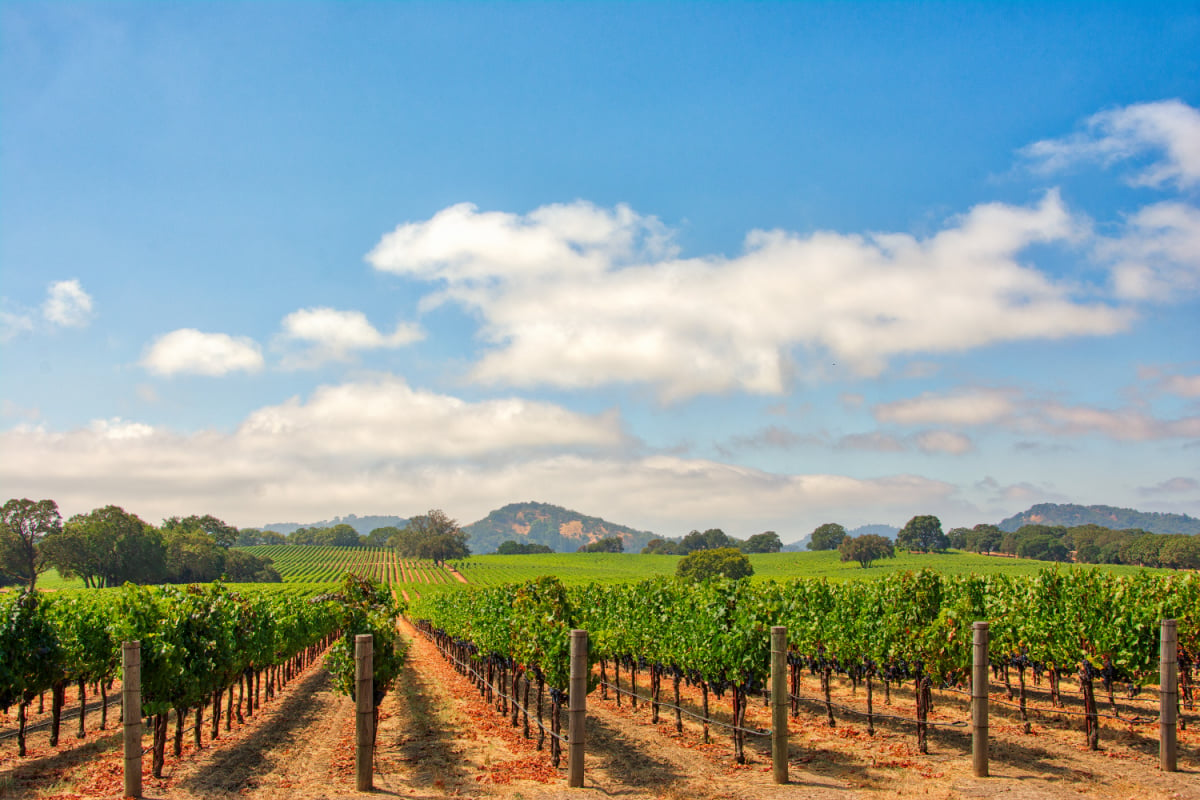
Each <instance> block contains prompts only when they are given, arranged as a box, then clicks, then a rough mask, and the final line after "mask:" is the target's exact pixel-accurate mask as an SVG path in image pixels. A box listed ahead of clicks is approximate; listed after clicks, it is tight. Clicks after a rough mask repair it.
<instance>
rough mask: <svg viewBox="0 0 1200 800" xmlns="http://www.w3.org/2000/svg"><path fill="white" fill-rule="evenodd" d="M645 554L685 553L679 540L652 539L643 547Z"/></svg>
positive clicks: (671, 554) (674, 554) (676, 554)
mask: <svg viewBox="0 0 1200 800" xmlns="http://www.w3.org/2000/svg"><path fill="white" fill-rule="evenodd" d="M642 553H643V554H650V555H660V556H679V555H683V553H682V551H680V549H679V544H678V542H673V541H671V540H670V539H651V540H650V541H648V542H646V546H645V547H643V548H642Z"/></svg>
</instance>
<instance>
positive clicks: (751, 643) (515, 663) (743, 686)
mask: <svg viewBox="0 0 1200 800" xmlns="http://www.w3.org/2000/svg"><path fill="white" fill-rule="evenodd" d="M411 613H412V615H413V616H414V617H415V618H417V619H418V620H420V621H421V623H420V626H421V627H422V629H423V630H424V631H425V632H426V633H427V635H429V636H430V637H431V638H433V639H434V640H435V641H436V642H437V643H438V646H439V647H440V648H441V649H442V650H443V651H444V652H445V653H446V654H447V657H448V658H451V659H452V660H453V661H454V662H455V664H456V665H457V666H459V668H460V669H462V670H463V671H464V672H465V671H468V670H469V671H470V672H471V673H472V674H474V675H475V676H476V677H477V679H478V680H479V681H480V685H481V688H483V689H484V691H486V692H492V691H495V692H500V693H503V692H505V691H508V692H510V697H511V698H515V697H516V696H517V694H518V692H522V691H523V692H524V697H525V703H524V706H525V707H526V708H527V707H528V695H529V690H530V685H531V684H532V685H533V686H534V687H535V696H536V698H537V701H538V709H539V711H538V725H539V727H541V726H542V723H541V713H540V709H541V697H542V692H543V689H548V690H549V693H550V698H551V712H550V715H551V717H550V718H551V721H552V722H551V725H552V733H557V714H558V709H559V707H560V706H561V705H562V703H563V702H564V700H565V697H566V690H567V683H566V680H567V670H568V663H567V662H568V653H567V635H566V634H567V632H568V631H569V630H571V629H572V628H581V629H584V630H586V631H588V634H589V637H590V642H591V649H590V653H589V657H590V658H591V659H592V662H593V663H597V665H598V667H599V669H598V674H597V675H595V676H594V681H596V682H598V683H599V685H600V686H601V687H602V688H603V689H604V690H605V691H607V690H609V689H611V690H612V691H614V692H616V693H617V697H618V698H620V696H621V693H622V692H624V691H629V692H632V693H634V696H633V697H632V701H633V702H634V704H635V705H636V701H637V695H636V692H637V688H636V682H637V679H638V675H639V673H645V675H646V677H647V678H648V680H649V687H648V691H649V692H650V698H649V702H650V703H652V704H653V708H654V717H655V720H656V721H657V717H658V709H659V706H660V703H661V702H663V701H662V699H661V691H662V684H663V680H664V678H665V679H667V681H669V682H670V684H671V688H672V698H673V702H671V703H670V705H671V706H672V707H674V708H675V709H676V725H677V727H678V726H679V725H680V723H681V720H680V716H679V715H680V714H681V713H682V707H681V706H680V687H681V684H686V685H688V686H689V687H692V688H695V689H698V690H699V693H700V696H701V709H700V714H701V716H702V718H703V719H704V720H705V721H706V727H705V738H706V739H707V735H708V728H707V724H708V723H709V722H711V721H713V718H712V717H711V716H710V708H709V704H710V698H711V697H716V698H722V697H725V696H726V695H728V697H729V699H730V703H731V708H730V713H729V715H728V717H727V722H725V723H722V724H724V725H726V726H727V727H728V728H729V729H730V730H731V731H732V739H733V748H734V757H735V759H736V760H737V761H738V762H739V763H741V762H743V761H744V760H745V755H744V748H745V741H746V734H747V733H751V734H753V733H754V731H749V730H747V728H746V727H745V725H746V722H745V721H746V712H747V709H748V706H749V704H750V702H751V698H752V697H754V696H756V695H760V694H762V693H763V692H764V691H765V688H766V680H767V677H768V674H769V666H770V642H769V636H768V632H769V631H770V629H771V627H772V626H776V625H782V626H786V628H787V630H788V633H789V650H788V655H787V662H788V664H789V666H790V685H791V690H790V694H791V697H790V698H789V699H790V705H791V708H792V712H793V714H795V713H797V712H798V710H799V706H800V702H801V698H800V697H799V691H800V690H799V686H800V681H801V675H802V673H803V672H804V671H808V672H809V673H810V674H812V675H814V676H818V677H819V679H820V682H821V690H822V692H823V702H824V706H825V710H826V712H827V714H828V719H829V721H830V723H831V724H832V723H833V722H834V715H833V703H832V700H831V697H830V692H831V688H830V687H831V678H832V677H833V676H834V675H841V676H845V677H846V678H847V679H849V681H850V682H851V683H852V684H853V686H854V688H855V689H856V690H857V688H858V687H859V685H860V684H862V685H864V686H865V692H866V712H865V716H866V718H867V723H868V726H869V727H873V724H874V721H873V720H872V712H871V708H872V701H873V694H874V691H875V687H876V684H877V683H878V684H882V688H883V691H884V693H885V696H886V697H888V698H889V699H890V695H891V692H892V690H893V689H894V688H898V687H901V686H905V685H906V684H911V685H912V687H913V693H914V697H915V698H916V706H917V709H916V718H917V721H918V723H921V722H922V721H924V720H927V714H928V710H929V707H930V705H931V693H932V690H933V688H934V687H938V688H940V689H946V690H958V691H960V692H961V691H962V688H961V687H963V686H965V685H967V684H968V683H969V674H970V668H971V658H972V646H971V641H972V630H971V626H972V622H973V621H975V620H986V621H989V622H990V624H991V627H992V637H991V639H990V647H989V651H988V657H989V661H990V664H991V665H992V668H993V669H994V670H995V671H996V673H997V675H1002V676H1003V679H1004V682H1005V685H1006V686H1011V684H1010V683H1009V681H1010V674H1011V673H1012V672H1015V673H1016V677H1017V680H1018V682H1019V686H1020V688H1019V694H1020V703H1019V708H1020V713H1021V716H1022V718H1023V719H1024V720H1025V721H1026V722H1027V721H1028V707H1027V685H1026V680H1027V675H1028V677H1029V678H1032V679H1033V680H1035V681H1036V682H1038V683H1039V684H1040V683H1041V681H1042V679H1043V677H1044V678H1045V679H1046V680H1047V681H1048V683H1049V687H1050V702H1051V703H1052V704H1053V705H1054V706H1055V707H1060V706H1061V705H1062V698H1063V693H1064V690H1063V688H1062V687H1063V682H1064V681H1065V680H1067V679H1071V678H1073V679H1076V680H1077V681H1078V685H1079V689H1080V692H1081V693H1082V695H1083V696H1084V698H1085V699H1086V698H1093V699H1091V700H1089V701H1088V702H1087V703H1086V708H1085V710H1084V711H1083V715H1084V716H1085V717H1086V718H1087V736H1088V743H1089V746H1091V747H1093V748H1095V747H1096V746H1097V744H1098V743H1097V739H1096V737H1097V735H1098V713H1099V712H1098V711H1097V708H1096V705H1095V702H1094V688H1095V683H1096V682H1097V681H1098V682H1099V683H1100V685H1101V687H1102V688H1103V691H1104V692H1106V693H1107V695H1108V697H1109V701H1110V704H1111V706H1112V708H1113V709H1114V711H1115V712H1116V709H1117V702H1116V695H1117V694H1118V693H1123V694H1126V695H1128V697H1129V698H1134V697H1136V696H1137V695H1138V693H1139V692H1140V691H1142V690H1144V689H1145V687H1146V686H1147V685H1148V684H1150V683H1152V682H1154V680H1155V679H1156V678H1157V676H1158V668H1159V650H1158V638H1157V637H1158V632H1159V622H1160V620H1162V619H1164V618H1173V619H1176V620H1177V621H1178V626H1179V631H1180V632H1181V633H1180V635H1179V669H1180V674H1181V676H1182V681H1181V695H1182V697H1183V703H1184V706H1185V708H1186V709H1187V710H1189V711H1190V710H1192V709H1193V708H1194V685H1193V678H1192V673H1193V669H1194V667H1195V666H1196V663H1195V662H1196V658H1197V654H1198V653H1200V579H1198V578H1197V576H1196V575H1194V574H1182V575H1174V576H1155V575H1150V574H1148V573H1141V574H1138V575H1134V576H1128V577H1127V576H1117V575H1113V574H1108V573H1102V572H1097V571H1089V570H1069V571H1061V572H1060V571H1057V570H1044V571H1043V572H1041V573H1039V574H1038V575H1037V576H1034V577H1032V578H1012V577H1007V576H1000V575H993V576H965V577H963V576H957V577H956V576H943V575H941V574H939V573H936V572H932V571H923V572H919V573H900V574H897V575H893V576H889V577H887V578H884V579H882V580H879V581H869V582H867V581H864V582H851V583H832V582H829V581H825V580H820V579H817V580H811V579H810V580H794V581H790V582H786V583H775V582H768V583H762V584H757V585H755V584H750V583H747V582H745V581H724V582H722V581H717V582H706V583H704V584H688V583H683V582H679V581H675V580H672V579H665V578H659V579H652V580H648V581H644V582H642V583H637V584H616V585H597V584H592V585H588V586H584V587H574V588H567V587H564V585H563V584H562V583H561V582H559V581H557V580H556V579H553V578H542V579H538V580H536V581H533V582H529V583H526V584H523V585H505V586H499V587H490V588H481V589H474V590H469V591H464V592H458V593H455V594H443V595H437V596H434V597H430V598H429V599H427V600H425V601H422V602H420V603H418V604H416V606H415V607H414V608H413V609H412V610H411ZM622 670H624V672H625V675H626V686H625V687H622V684H621V673H622ZM494 687H498V688H494ZM505 687H508V688H507V690H506V689H505ZM1009 696H1010V697H1011V696H1012V690H1011V688H1010V689H1009ZM618 702H619V699H618ZM514 703H515V699H514ZM512 713H513V715H514V720H515V717H516V711H515V710H514V711H513V712H512ZM526 713H528V712H527V711H526ZM689 713H690V712H689ZM1116 713H1117V715H1118V716H1119V712H1116ZM927 724H928V723H927V722H925V723H924V724H923V725H922V724H919V725H918V728H917V733H918V740H919V743H920V745H921V748H922V750H924V749H926V744H925V741H924V734H925V732H926V731H927V727H926V725H927ZM553 749H554V748H553V747H552V750H553Z"/></svg>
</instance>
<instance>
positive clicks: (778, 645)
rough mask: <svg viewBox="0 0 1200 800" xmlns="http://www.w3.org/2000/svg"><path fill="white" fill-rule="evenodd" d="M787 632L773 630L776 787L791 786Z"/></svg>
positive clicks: (773, 764)
mask: <svg viewBox="0 0 1200 800" xmlns="http://www.w3.org/2000/svg"><path fill="white" fill-rule="evenodd" d="M787 647H788V645H787V628H785V627H784V626H782V625H775V626H772V628H771V772H772V776H773V777H774V779H775V782H776V783H787V782H788V690H787V679H788V666H787Z"/></svg>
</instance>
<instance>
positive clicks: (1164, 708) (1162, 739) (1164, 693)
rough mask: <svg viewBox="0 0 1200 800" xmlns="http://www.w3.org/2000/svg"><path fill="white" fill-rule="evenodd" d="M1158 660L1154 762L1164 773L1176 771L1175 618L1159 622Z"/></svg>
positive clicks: (1176, 654)
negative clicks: (1156, 758)
mask: <svg viewBox="0 0 1200 800" xmlns="http://www.w3.org/2000/svg"><path fill="white" fill-rule="evenodd" d="M1159 648H1160V650H1159V652H1160V655H1159V661H1158V688H1159V692H1158V765H1159V767H1161V768H1162V770H1163V771H1164V772H1176V771H1177V770H1178V769H1179V768H1178V766H1177V765H1176V763H1175V753H1176V737H1175V722H1176V720H1175V717H1176V712H1177V711H1178V707H1177V705H1176V703H1177V702H1178V699H1179V640H1178V639H1177V638H1176V632H1175V620H1173V619H1164V620H1163V621H1162V634H1161V636H1160V637H1159Z"/></svg>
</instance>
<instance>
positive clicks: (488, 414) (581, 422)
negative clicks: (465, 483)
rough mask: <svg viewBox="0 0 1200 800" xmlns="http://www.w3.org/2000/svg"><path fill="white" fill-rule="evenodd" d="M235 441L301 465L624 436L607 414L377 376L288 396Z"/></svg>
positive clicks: (246, 425) (599, 442)
mask: <svg viewBox="0 0 1200 800" xmlns="http://www.w3.org/2000/svg"><path fill="white" fill-rule="evenodd" d="M237 440H238V442H239V444H240V445H241V446H244V447H248V448H252V449H254V450H255V451H258V452H263V453H266V452H270V451H272V450H273V449H274V448H276V447H280V446H281V445H283V444H284V443H286V447H287V449H288V450H289V451H290V452H292V453H293V457H295V458H299V459H323V458H332V457H342V458H346V457H348V458H359V459H374V458H383V459H391V460H413V459H422V458H449V459H459V458H474V457H479V456H484V455H488V454H494V453H503V452H506V451H508V450H510V449H514V448H525V449H535V450H545V449H553V448H556V447H566V446H573V447H580V446H583V447H613V446H617V445H619V444H621V443H622V442H623V440H624V437H623V434H622V432H621V427H620V423H619V420H618V419H617V417H616V414H615V413H611V412H610V413H607V414H601V415H599V416H586V415H582V414H576V413H574V412H571V411H567V410H566V409H564V408H562V407H560V406H556V405H551V404H547V403H536V402H532V401H529V400H523V399H520V398H515V397H513V398H505V399H499V400H486V401H481V402H477V403H468V402H466V401H464V400H460V399H458V398H456V397H450V396H448V395H442V394H435V393H433V392H428V391H422V390H416V389H412V388H411V387H409V386H408V384H407V383H405V382H404V381H402V380H400V379H398V378H393V377H379V378H376V379H374V380H369V381H361V382H357V383H344V384H340V385H335V386H321V387H319V388H318V389H316V390H315V391H314V392H313V393H312V396H311V397H310V398H309V399H308V401H307V402H303V401H301V400H300V399H299V398H292V399H291V400H289V401H287V402H286V403H283V404H281V405H276V406H268V407H266V408H262V409H259V410H258V411H255V412H254V413H252V414H251V415H250V416H249V417H247V418H246V420H245V422H243V423H242V425H241V427H240V428H239V429H238V431H237Z"/></svg>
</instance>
